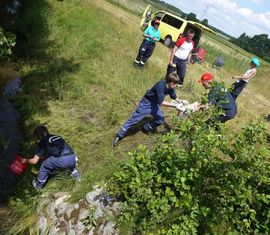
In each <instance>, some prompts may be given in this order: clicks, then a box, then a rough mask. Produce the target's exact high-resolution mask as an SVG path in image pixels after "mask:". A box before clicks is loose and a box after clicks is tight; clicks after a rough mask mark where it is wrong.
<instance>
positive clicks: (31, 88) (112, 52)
mask: <svg viewBox="0 0 270 235" xmlns="http://www.w3.org/2000/svg"><path fill="white" fill-rule="evenodd" d="M110 2H114V1H110ZM122 2H123V3H122ZM119 4H122V5H121V6H122V7H119ZM136 4H137V5H138V7H137V8H136V9H138V8H139V9H140V11H141V9H143V6H144V5H143V2H136V1H121V2H118V4H117V5H113V4H111V3H109V2H106V1H104V0H86V1H82V0H77V1H72V0H66V1H52V0H50V1H48V3H47V4H41V1H37V2H36V3H35V4H32V6H31V7H32V8H33V9H35V8H38V9H39V13H40V15H39V17H40V16H42V19H43V20H42V21H41V22H39V24H38V25H37V26H38V27H39V29H40V27H41V26H42V30H40V32H39V34H38V33H36V34H35V35H33V36H32V37H33V38H30V39H31V42H32V41H34V42H35V43H34V45H32V44H31V45H32V46H31V47H30V46H29V45H30V43H29V45H28V47H29V48H28V50H29V51H28V52H27V53H28V56H27V58H26V59H24V60H22V61H21V73H22V77H23V83H24V85H23V93H22V94H21V95H20V96H19V97H18V98H17V100H16V105H17V108H18V109H19V111H20V113H21V117H22V125H23V131H24V136H25V141H24V147H23V154H24V155H26V156H29V157H30V156H31V155H32V153H33V151H34V143H32V142H31V138H30V135H31V132H32V130H33V128H34V127H35V126H36V125H37V124H46V125H47V126H48V128H49V130H50V131H51V132H52V133H58V134H60V135H62V136H63V137H64V138H65V139H66V140H67V141H68V142H69V143H71V145H72V146H73V147H74V149H75V151H76V153H77V155H78V158H79V170H80V171H81V172H82V175H83V176H84V180H83V181H82V183H80V184H77V185H75V183H74V182H73V181H72V180H71V179H69V177H67V178H68V180H67V179H66V176H62V177H61V176H59V177H58V178H56V179H54V180H51V181H50V182H49V183H48V185H47V186H46V188H45V189H44V192H48V193H49V194H53V193H54V192H55V191H57V190H63V191H64V190H69V191H72V195H73V200H77V199H79V198H82V197H83V196H84V195H85V194H86V193H87V192H88V191H90V190H91V187H92V184H94V183H96V182H100V181H104V180H106V178H107V177H109V176H110V175H111V174H112V173H113V172H114V171H115V169H116V163H117V162H118V161H119V160H122V159H125V158H126V157H128V155H127V153H128V151H129V150H131V149H134V148H136V147H138V146H139V145H140V144H144V145H147V146H149V147H151V146H152V144H153V143H154V142H155V138H156V137H155V136H146V135H144V134H143V133H141V132H138V133H136V134H134V135H133V136H130V137H127V138H125V139H124V140H123V141H122V142H121V144H120V145H119V146H118V147H117V148H112V140H113V138H114V135H115V133H116V132H117V130H118V129H119V128H120V127H121V125H122V124H123V123H124V121H126V120H127V118H128V117H129V116H130V114H131V112H132V111H133V110H134V109H135V107H136V104H137V102H138V101H139V100H140V98H141V97H142V96H143V95H144V93H145V91H146V90H147V89H148V88H150V87H151V86H152V85H153V84H154V83H155V82H157V81H159V80H160V79H162V78H163V77H164V75H165V72H166V67H167V63H168V61H169V56H170V50H169V49H168V48H166V47H164V46H163V45H162V44H161V43H158V45H157V47H156V50H155V52H154V54H153V56H152V57H151V59H150V61H149V63H148V64H147V66H146V68H145V69H144V70H143V71H141V70H138V69H136V68H134V67H133V66H132V63H133V60H134V58H135V57H136V55H137V50H138V47H139V45H140V43H141V40H142V33H141V31H140V29H139V23H140V20H141V19H140V17H138V16H137V15H135V14H134V13H136V12H134V11H133V13H132V11H128V10H132V9H135V7H136V6H137V5H136ZM29 12H31V8H29ZM35 12H36V11H35ZM28 14H30V13H28ZM35 14H37V13H35ZM32 17H38V16H33V15H32ZM33 27H34V28H33V31H34V30H35V25H34V26H33ZM29 37H31V35H30V36H29ZM30 39H29V40H30ZM202 46H203V47H205V48H206V49H207V51H208V54H207V56H206V62H205V63H203V64H201V65H200V64H195V65H193V66H191V67H190V68H189V70H188V74H187V77H186V86H184V87H182V88H177V93H178V96H179V97H180V98H182V99H188V100H189V101H196V100H198V99H199V98H200V96H201V95H202V94H204V90H203V88H202V87H200V85H199V84H197V83H196V81H197V80H198V79H199V77H200V75H201V74H202V73H203V72H206V71H208V72H212V73H214V74H215V75H216V79H217V80H222V81H224V82H225V83H226V84H230V83H232V79H231V76H232V75H233V74H242V73H243V72H244V71H245V69H246V68H247V65H248V60H249V58H248V57H245V56H244V55H243V53H239V51H235V50H234V49H235V47H230V48H229V47H228V45H223V44H222V43H221V42H220V40H219V41H218V40H216V39H215V38H214V37H211V36H209V35H207V34H205V35H204V38H203V40H202ZM229 50H230V52H228V51H229ZM220 54H221V55H223V56H224V58H225V63H226V64H225V66H224V68H222V69H221V70H220V71H217V70H214V69H212V68H211V64H212V62H213V59H214V58H215V56H216V55H220ZM231 55H233V56H231ZM227 60H228V63H227V62H226V61H227ZM269 88H270V83H269V64H268V63H266V62H263V65H262V66H261V67H260V68H259V72H258V75H257V77H256V78H255V79H253V80H252V81H251V82H250V84H249V86H248V87H247V89H246V90H245V91H244V92H243V94H242V95H241V97H240V98H239V100H238V108H239V113H238V115H237V117H236V118H235V119H234V120H232V121H230V122H229V123H228V124H226V125H228V126H229V127H230V128H231V129H232V130H233V131H238V130H239V129H240V128H241V126H242V125H243V124H245V123H246V122H247V121H250V120H254V119H257V118H258V117H260V115H261V116H265V115H266V114H269V108H270V95H269ZM164 112H165V115H166V117H167V120H168V122H170V119H171V116H172V115H173V114H174V113H175V111H174V110H168V109H167V110H165V109H164ZM268 127H269V124H268ZM162 129H163V127H161V128H160V130H162ZM32 171H35V170H32ZM31 178H32V173H31V171H30V172H28V173H27V174H26V176H25V177H24V179H23V184H24V185H23V186H22V188H20V190H18V192H17V193H16V194H15V196H14V198H13V200H12V203H13V205H14V206H13V208H14V211H15V212H17V215H19V217H20V218H19V217H18V218H19V220H18V224H22V223H21V222H22V221H23V222H24V223H23V224H25V226H23V227H19V226H16V227H14V230H12V231H18V230H20V231H22V230H24V229H25V228H26V227H27V226H30V225H31V224H32V223H34V222H35V220H34V219H33V217H32V216H29V213H28V214H27V213H23V212H24V211H28V210H29V208H30V207H31V206H32V203H34V204H35V202H36V201H37V200H38V197H39V195H37V194H35V193H33V190H32V189H31V186H30V180H31ZM63 182H65V183H63ZM26 195H27V196H26ZM18 208H20V210H19V209H18ZM33 211H34V210H31V212H33Z"/></svg>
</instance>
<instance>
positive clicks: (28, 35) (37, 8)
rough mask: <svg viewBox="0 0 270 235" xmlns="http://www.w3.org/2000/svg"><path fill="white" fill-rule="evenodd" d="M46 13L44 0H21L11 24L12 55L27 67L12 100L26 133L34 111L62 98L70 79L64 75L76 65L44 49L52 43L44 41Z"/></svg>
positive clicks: (44, 111) (48, 8) (39, 111)
mask: <svg viewBox="0 0 270 235" xmlns="http://www.w3.org/2000/svg"><path fill="white" fill-rule="evenodd" d="M59 4H61V2H59ZM50 12H51V6H50V4H49V3H48V1H45V0H29V1H23V2H22V5H21V8H20V12H19V14H18V15H17V18H16V21H15V23H14V26H13V30H14V33H16V36H17V42H16V50H15V53H16V56H17V57H18V59H19V60H20V62H21V63H23V64H27V65H29V67H30V69H29V71H26V72H25V73H24V74H23V77H22V82H23V89H22V90H23V92H22V93H21V94H20V95H19V96H18V97H17V98H16V100H15V103H16V108H17V109H18V111H19V114H20V116H21V122H22V125H23V126H24V125H25V124H24V123H25V120H27V123H29V125H30V126H28V127H27V129H28V130H27V131H28V132H29V129H32V128H33V127H34V126H35V125H36V124H37V123H34V122H33V118H32V117H33V116H34V115H35V114H48V107H47V104H48V101H50V100H61V99H62V98H63V95H64V91H65V90H67V89H68V87H69V86H70V82H71V80H70V79H68V78H67V77H69V75H70V74H72V73H74V72H75V71H76V70H78V69H79V66H80V65H79V64H78V63H75V62H74V61H73V59H72V58H61V57H58V56H57V51H56V50H52V51H53V52H48V48H50V49H51V48H53V47H54V46H55V42H54V41H52V40H48V36H49V32H50V28H49V25H48V21H47V18H48V15H49V14H50Z"/></svg>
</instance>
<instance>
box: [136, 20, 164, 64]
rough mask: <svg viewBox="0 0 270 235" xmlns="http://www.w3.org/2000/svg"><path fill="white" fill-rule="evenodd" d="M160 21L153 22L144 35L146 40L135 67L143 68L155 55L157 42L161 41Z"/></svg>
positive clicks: (140, 49)
mask: <svg viewBox="0 0 270 235" xmlns="http://www.w3.org/2000/svg"><path fill="white" fill-rule="evenodd" d="M159 23H160V21H159V20H157V19H155V20H153V21H152V22H151V26H148V27H147V28H146V29H145V30H144V33H143V37H144V40H143V42H142V44H141V46H140V48H139V53H138V55H137V57H136V59H135V61H134V63H133V64H134V65H135V66H138V67H140V68H143V67H144V65H145V63H146V62H147V60H148V59H149V58H150V56H151V55H152V54H153V52H154V49H155V47H156V42H158V41H159V40H160V31H159V30H158V27H159Z"/></svg>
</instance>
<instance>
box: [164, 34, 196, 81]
mask: <svg viewBox="0 0 270 235" xmlns="http://www.w3.org/2000/svg"><path fill="white" fill-rule="evenodd" d="M194 35H195V31H194V30H193V29H189V30H188V31H187V36H186V37H180V38H179V39H178V40H177V41H176V43H175V46H174V48H173V50H172V53H171V56H170V61H169V64H170V65H171V66H173V65H174V64H175V65H176V72H177V75H178V77H179V79H180V83H179V84H180V85H183V83H184V78H185V76H186V68H187V67H188V65H189V63H190V59H191V52H192V51H193V49H194V45H195V44H194V41H193V38H194Z"/></svg>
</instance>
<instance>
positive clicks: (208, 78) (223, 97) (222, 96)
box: [198, 73, 237, 123]
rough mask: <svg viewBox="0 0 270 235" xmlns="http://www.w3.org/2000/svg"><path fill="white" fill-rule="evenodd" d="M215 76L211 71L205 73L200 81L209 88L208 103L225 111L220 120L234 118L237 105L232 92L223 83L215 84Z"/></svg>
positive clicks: (224, 120)
mask: <svg viewBox="0 0 270 235" xmlns="http://www.w3.org/2000/svg"><path fill="white" fill-rule="evenodd" d="M213 81H214V76H213V74H211V73H204V74H203V75H202V76H201V79H200V80H199V81H198V82H199V83H201V84H202V86H203V87H204V88H205V89H206V90H209V93H208V104H209V105H215V106H217V107H219V108H220V109H222V110H223V111H224V112H223V114H222V115H219V117H218V121H220V122H221V123H224V122H227V121H229V120H231V119H233V118H234V117H235V116H236V114H237V106H236V103H235V100H234V98H233V96H232V95H231V93H230V92H229V91H228V90H227V89H226V88H225V87H223V86H222V85H221V84H217V85H215V86H213Z"/></svg>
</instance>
